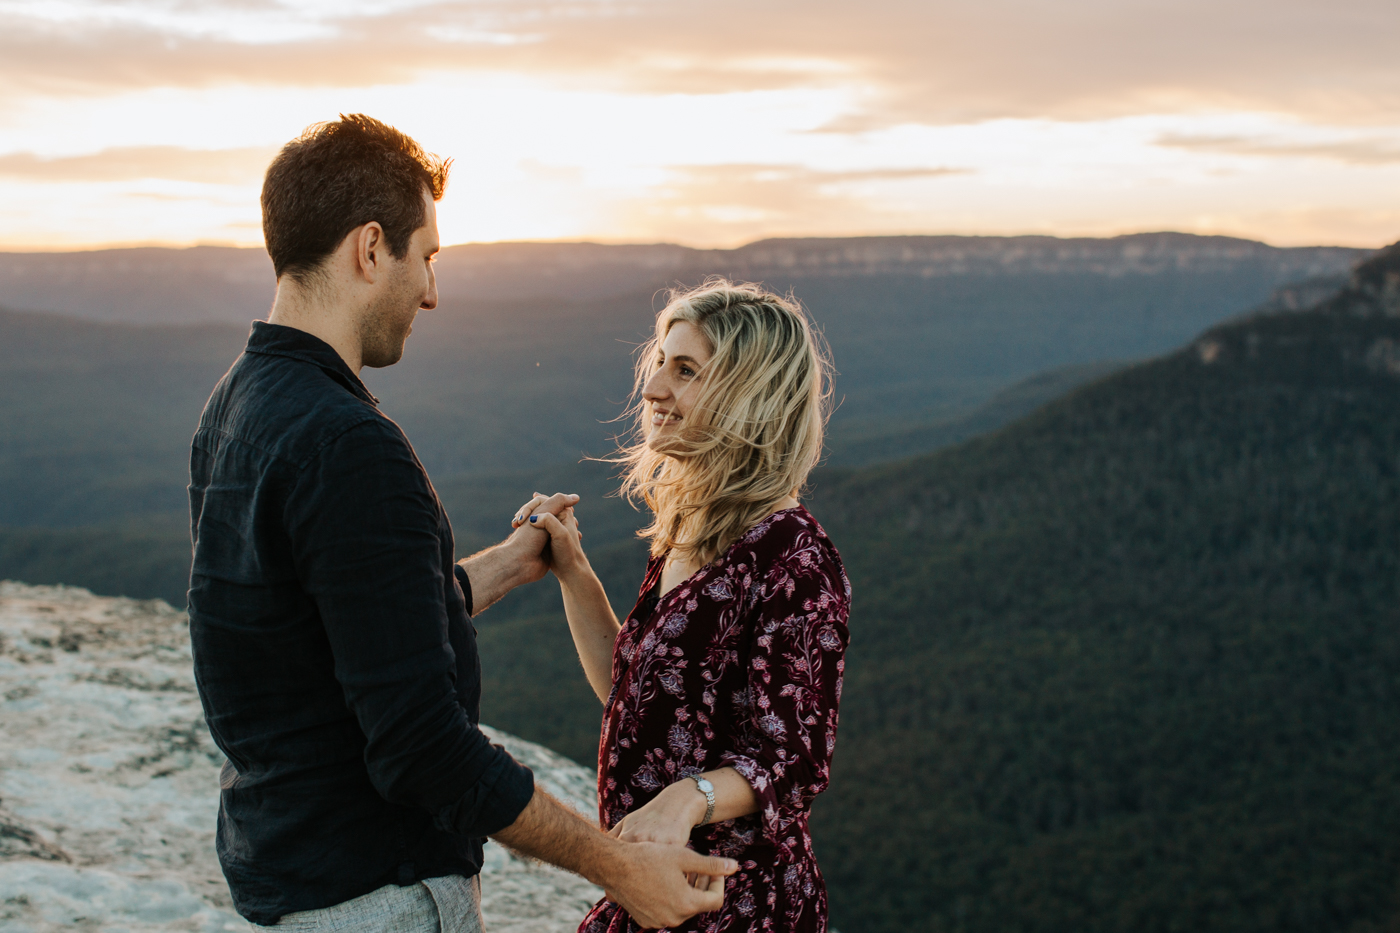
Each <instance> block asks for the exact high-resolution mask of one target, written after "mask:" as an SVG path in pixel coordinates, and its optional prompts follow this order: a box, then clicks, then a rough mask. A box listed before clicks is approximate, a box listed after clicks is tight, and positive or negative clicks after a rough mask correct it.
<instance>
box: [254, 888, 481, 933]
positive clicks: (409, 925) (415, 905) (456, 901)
mask: <svg viewBox="0 0 1400 933" xmlns="http://www.w3.org/2000/svg"><path fill="white" fill-rule="evenodd" d="M249 925H250V926H251V927H252V928H253V929H254V930H276V931H278V933H482V929H481V878H480V877H477V876H473V877H471V878H463V877H462V876H461V875H446V876H444V877H442V878H428V879H426V880H424V881H420V882H418V883H417V884H411V885H408V886H407V887H403V888H401V887H399V886H398V885H396V884H386V885H385V886H384V887H382V888H379V889H378V890H375V891H371V892H369V893H368V894H364V895H361V896H360V897H357V898H354V899H352V900H348V901H344V902H343V903H340V904H334V905H332V906H330V907H323V908H321V909H320V910H299V911H297V912H296V913H293V914H284V915H283V916H282V919H281V920H278V921H277V925H276V926H270V927H263V926H258V925H257V924H249Z"/></svg>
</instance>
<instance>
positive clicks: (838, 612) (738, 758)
mask: <svg viewBox="0 0 1400 933" xmlns="http://www.w3.org/2000/svg"><path fill="white" fill-rule="evenodd" d="M664 564H665V560H664V558H661V557H656V558H652V559H651V561H649V562H648V564H647V574H646V579H645V580H643V581H642V587H641V597H640V599H639V600H638V602H637V605H636V607H635V608H634V609H633V610H632V612H631V614H630V615H628V617H627V621H626V622H624V623H623V625H622V630H621V631H620V632H619V633H618V638H617V644H616V646H615V648H614V651H613V686H612V692H611V693H610V695H609V696H608V700H607V703H606V705H605V707H604V715H603V732H602V739H601V742H600V744H599V750H598V800H599V813H600V817H601V819H602V822H603V825H604V828H611V827H612V826H614V825H616V824H617V823H618V821H620V820H621V819H622V818H623V817H624V816H626V815H627V814H628V813H631V812H632V811H634V810H637V809H639V808H640V807H642V806H643V805H645V804H646V803H647V802H648V801H650V800H651V799H652V798H653V797H655V796H656V795H657V794H658V793H659V792H660V791H661V790H662V788H664V787H666V786H667V785H668V784H672V783H674V782H676V781H678V780H681V779H683V778H684V777H685V776H686V775H688V774H692V773H695V772H699V771H711V770H715V769H718V768H724V767H732V768H734V769H735V770H736V771H738V772H739V773H740V774H742V775H743V776H744V777H745V778H746V779H747V780H748V782H749V784H751V785H752V786H753V789H754V792H755V794H756V795H757V797H758V800H759V812H758V813H755V814H752V815H750V816H745V817H740V818H739V819H734V820H728V821H726V822H723V823H715V824H711V825H707V826H700V827H697V828H696V829H695V831H694V832H693V833H691V837H690V844H691V846H692V847H693V848H694V849H695V850H696V851H698V852H701V853H704V854H708V855H718V856H728V857H730V858H733V859H735V860H737V861H738V862H739V871H738V873H737V874H735V875H733V876H731V877H730V878H729V879H727V881H726V882H725V887H724V907H723V908H722V909H721V910H718V911H714V912H711V913H705V914H700V915H698V916H696V917H693V918H691V919H690V920H689V921H687V922H686V923H685V924H683V925H681V926H680V927H676V928H675V929H677V930H684V931H696V933H701V931H703V933H721V931H725V933H746V931H803V933H822V931H825V930H826V921H827V904H826V886H825V884H824V883H823V882H822V876H821V873H820V872H819V871H818V870H817V862H816V858H815V857H814V855H813V853H812V837H811V835H810V833H809V832H808V829H807V819H808V815H809V812H810V808H811V805H812V800H813V798H815V797H816V796H817V794H819V793H821V792H822V791H823V790H825V789H826V786H827V783H828V780H829V774H830V770H829V769H830V763H831V755H832V752H833V751H834V750H835V748H836V719H837V704H838V702H839V701H840V698H841V677H842V672H843V671H844V670H845V661H844V660H843V656H844V654H845V650H846V643H847V641H848V640H849V635H848V633H847V630H846V618H847V615H848V614H849V611H850V601H851V586H850V582H849V581H848V580H847V579H846V572H845V569H844V568H843V567H842V565H841V558H840V556H839V555H838V554H837V553H836V548H835V547H834V546H833V545H832V543H831V541H830V539H828V538H827V536H826V532H824V531H823V530H822V528H821V526H820V525H818V524H817V521H816V519H814V518H812V516H811V514H810V513H808V512H807V510H806V509H804V508H802V507H800V506H799V507H797V508H792V509H784V510H783V511H781V512H775V513H774V514H772V515H770V516H769V517H768V518H765V519H764V520H763V521H761V522H759V523H758V524H757V525H755V526H754V527H753V528H751V529H750V530H749V531H748V533H747V534H745V535H744V537H742V538H741V539H740V540H739V541H737V542H736V543H735V544H734V545H733V546H732V547H730V548H729V550H728V551H726V552H725V553H724V554H723V555H721V556H720V557H719V558H718V559H716V560H715V561H714V562H712V563H710V564H707V565H706V566H705V567H702V568H701V569H700V570H699V571H697V572H696V573H695V574H694V575H693V576H692V577H690V578H689V579H688V580H686V581H685V582H683V583H681V584H680V585H678V586H676V587H675V588H674V589H672V590H671V591H670V592H669V593H667V594H665V596H664V597H661V598H660V599H658V596H657V592H656V590H657V589H658V583H659V581H660V579H661V570H662V567H663V565H664ZM638 929H639V927H638V926H637V925H636V923H634V922H633V921H632V919H631V917H629V916H628V914H627V912H626V911H625V910H623V909H622V908H621V907H620V906H618V905H617V904H613V903H609V902H607V901H600V902H599V903H598V904H597V905H596V906H595V907H594V908H593V910H592V911H590V912H589V914H588V916H587V917H585V918H584V921H583V923H582V925H581V926H580V927H579V930H580V933H624V931H626V933H632V931H636V930H638Z"/></svg>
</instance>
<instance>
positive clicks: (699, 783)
mask: <svg viewBox="0 0 1400 933" xmlns="http://www.w3.org/2000/svg"><path fill="white" fill-rule="evenodd" d="M686 777H688V778H690V779H691V780H692V781H694V782H695V786H696V787H698V788H699V789H700V793H702V794H704V795H705V818H704V819H703V820H701V821H700V822H698V823H696V824H695V825H696V826H704V825H705V824H706V823H708V822H710V817H712V816H714V815H715V785H713V784H711V783H710V782H709V781H707V780H705V779H704V778H702V777H701V776H700V775H698V774H687V775H686Z"/></svg>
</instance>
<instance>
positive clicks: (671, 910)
mask: <svg viewBox="0 0 1400 933" xmlns="http://www.w3.org/2000/svg"><path fill="white" fill-rule="evenodd" d="M618 852H619V858H618V861H619V862H621V863H622V867H620V868H619V869H617V870H615V871H614V872H610V874H612V875H613V878H610V879H603V880H604V881H605V884H604V887H605V888H606V889H607V893H608V897H609V899H611V900H614V901H617V903H619V904H621V905H622V908H623V909H624V910H626V911H627V913H628V914H629V915H630V916H631V917H632V919H633V920H634V921H635V922H636V924H637V925H638V926H639V927H641V928H642V929H644V930H654V929H657V928H658V927H674V926H679V925H680V924H682V923H684V922H685V921H687V920H689V919H690V918H691V917H693V916H695V915H696V914H703V913H707V912H709V911H712V910H719V909H720V908H721V907H723V906H724V879H725V877H726V876H727V875H730V874H732V873H733V872H734V871H735V870H736V869H737V867H738V866H736V865H735V864H734V862H733V861H731V860H730V859H725V858H714V857H713V856H709V855H701V854H700V853H699V852H696V851H695V850H693V849H687V848H685V847H684V846H668V845H662V844H660V843H656V842H623V843H619V844H618ZM693 878H701V879H703V880H704V883H703V884H702V886H701V887H698V888H696V887H691V879H693Z"/></svg>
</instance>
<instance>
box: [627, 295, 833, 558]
mask: <svg viewBox="0 0 1400 933" xmlns="http://www.w3.org/2000/svg"><path fill="white" fill-rule="evenodd" d="M682 321H684V322H687V323H690V324H693V325H695V327H697V328H698V329H699V330H700V332H701V333H702V334H704V335H705V338H706V339H707V340H708V341H709V344H710V348H711V353H712V355H711V357H710V360H709V362H707V363H706V364H705V365H704V366H703V367H701V368H700V372H699V373H698V375H697V377H696V379H695V380H694V381H693V382H692V383H691V385H690V387H689V388H688V389H687V390H686V391H688V392H694V393H696V395H695V398H694V401H693V403H692V405H691V411H690V414H688V415H687V416H686V418H685V420H684V421H683V422H682V423H681V425H680V428H679V429H678V430H677V431H676V432H675V433H674V434H672V435H668V436H666V437H664V438H663V439H661V440H659V441H658V442H657V445H656V446H655V448H653V447H651V446H649V445H648V443H647V434H648V427H649V425H650V423H651V414H650V411H649V406H648V404H647V402H646V399H644V398H643V397H642V389H643V387H644V386H645V385H646V382H647V380H648V379H650V378H651V375H652V373H654V372H655V371H656V363H657V357H658V356H659V354H660V349H661V344H662V342H663V341H664V340H665V339H666V335H667V334H668V333H669V332H670V330H671V328H672V327H674V326H675V325H676V324H678V323H680V322H682ZM830 398H831V364H830V361H829V360H828V357H827V354H826V352H825V347H824V346H823V344H822V342H821V340H820V337H819V335H818V334H817V333H816V331H815V330H814V329H813V327H812V325H811V323H810V322H809V321H808V320H807V315H806V314H805V313H804V312H803V310H802V306H801V305H800V304H798V302H797V300H796V299H795V298H792V297H791V296H789V297H787V298H781V297H779V296H777V295H774V294H772V293H771V292H767V291H764V290H763V289H762V288H760V287H759V286H757V285H749V284H734V283H731V282H728V281H726V280H724V279H710V280H708V281H706V282H705V284H703V285H701V286H699V287H698V288H693V289H690V290H688V291H687V290H673V291H672V292H671V293H670V294H669V296H668V301H667V303H666V307H665V308H663V309H662V310H661V313H660V314H658V315H657V318H656V331H655V333H654V334H653V335H652V338H651V339H650V340H649V341H647V342H646V343H645V344H643V345H642V347H641V348H640V350H639V351H638V355H637V364H636V386H635V388H634V391H633V398H632V401H633V407H632V410H631V412H630V414H632V415H634V416H635V418H636V429H635V430H636V436H635V439H634V443H633V444H631V446H628V447H625V448H624V449H623V450H622V451H620V453H619V455H618V457H617V458H616V460H615V462H618V463H622V464H624V471H623V475H622V493H623V495H625V496H627V497H628V498H629V499H631V500H632V501H633V502H637V501H638V500H640V501H641V502H643V503H645V504H646V506H647V507H648V508H650V509H651V511H652V514H653V518H652V522H651V524H650V525H648V526H647V527H645V528H643V529H642V530H641V531H640V532H638V535H639V537H641V538H643V539H647V540H649V541H650V542H651V553H652V555H653V556H660V555H662V554H665V553H666V552H667V551H670V550H675V551H676V552H677V553H678V554H679V555H681V556H683V557H689V558H692V559H694V560H696V561H697V562H698V563H701V564H706V563H709V562H710V561H712V560H714V559H715V558H716V557H718V556H719V555H720V554H721V553H723V552H724V551H725V550H726V549H727V548H728V547H729V546H730V545H731V544H733V543H734V542H735V541H737V540H739V538H740V536H742V535H743V534H744V532H746V531H747V530H748V529H749V528H751V527H753V526H754V525H755V524H756V523H757V522H758V521H759V520H760V519H762V518H763V517H764V516H766V515H767V514H768V513H770V512H772V511H773V508H774V506H775V505H777V503H779V502H781V501H782V500H783V499H785V498H786V497H788V496H791V495H798V494H800V492H801V491H802V489H803V487H804V486H805V484H806V482H807V476H808V474H809V473H811V471H812V468H813V467H815V466H816V465H817V462H818V460H819V459H820V458H821V450H822V433H823V431H824V429H825V427H826V419H827V415H828V413H829V411H828V410H829V402H830Z"/></svg>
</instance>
